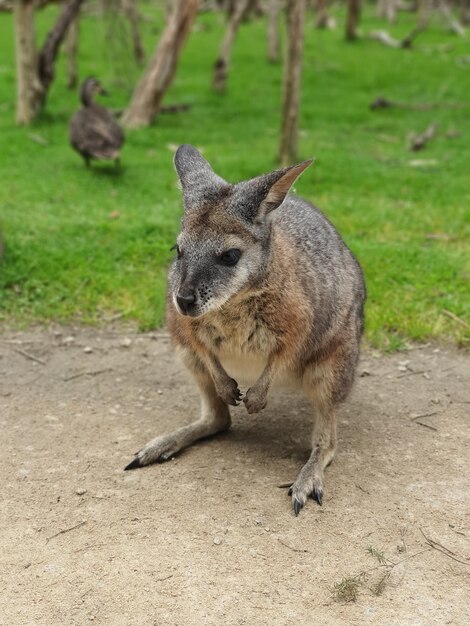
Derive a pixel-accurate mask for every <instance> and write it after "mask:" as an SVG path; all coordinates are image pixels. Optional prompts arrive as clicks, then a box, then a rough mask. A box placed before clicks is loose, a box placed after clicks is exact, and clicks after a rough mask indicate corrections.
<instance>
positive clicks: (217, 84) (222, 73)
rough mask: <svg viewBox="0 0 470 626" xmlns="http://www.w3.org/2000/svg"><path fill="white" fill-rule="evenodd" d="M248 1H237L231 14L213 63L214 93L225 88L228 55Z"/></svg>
mask: <svg viewBox="0 0 470 626" xmlns="http://www.w3.org/2000/svg"><path fill="white" fill-rule="evenodd" d="M248 4H249V0H239V2H237V4H236V6H235V9H234V11H233V12H232V13H231V15H230V17H229V20H228V24H227V29H226V31H225V35H224V38H223V40H222V44H221V46H220V50H219V56H218V57H217V60H216V62H215V63H214V78H213V81H212V85H213V87H214V89H215V90H216V91H220V92H221V93H222V92H224V91H225V87H226V86H227V77H228V66H229V63H230V55H231V53H232V47H233V42H234V41H235V37H236V35H237V31H238V28H239V26H240V23H241V21H242V19H243V16H244V15H245V12H246V9H247V7H248Z"/></svg>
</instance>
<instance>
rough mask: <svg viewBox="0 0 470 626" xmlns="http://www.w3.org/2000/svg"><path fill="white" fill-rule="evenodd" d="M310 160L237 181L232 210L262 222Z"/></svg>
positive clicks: (282, 199) (244, 216)
mask: <svg viewBox="0 0 470 626" xmlns="http://www.w3.org/2000/svg"><path fill="white" fill-rule="evenodd" d="M312 162H313V159H309V160H308V161H304V162H303V163H299V164H298V165H293V166H292V167H285V168H284V169H282V170H276V171H275V172H269V174H262V175H261V176H257V177H256V178H252V179H251V180H246V181H244V182H242V183H238V184H237V185H235V187H234V190H233V194H232V206H233V211H234V212H235V213H236V214H237V215H239V216H240V217H242V218H243V219H245V220H247V221H248V222H251V223H255V222H263V221H264V219H265V217H266V215H268V213H270V212H271V211H274V209H277V207H278V206H280V205H281V204H282V202H283V201H284V198H285V197H286V195H287V194H288V192H289V189H290V188H291V187H292V185H293V184H294V182H295V181H296V180H297V178H298V177H299V176H300V175H301V174H302V172H303V171H304V170H306V169H307V167H308V166H309V165H311V164H312Z"/></svg>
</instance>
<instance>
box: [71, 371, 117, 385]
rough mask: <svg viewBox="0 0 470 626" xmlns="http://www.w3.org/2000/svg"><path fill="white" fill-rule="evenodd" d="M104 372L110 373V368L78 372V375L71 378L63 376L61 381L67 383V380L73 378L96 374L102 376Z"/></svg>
mask: <svg viewBox="0 0 470 626" xmlns="http://www.w3.org/2000/svg"><path fill="white" fill-rule="evenodd" d="M105 372H112V367H107V368H106V369H103V370H96V371H94V372H79V373H78V374H72V375H71V376H64V378H62V380H63V381H64V382H66V383H67V382H68V381H69V380H74V379H75V378H80V377H81V376H98V374H104V373H105Z"/></svg>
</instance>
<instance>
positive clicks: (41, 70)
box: [38, 0, 83, 106]
mask: <svg viewBox="0 0 470 626" xmlns="http://www.w3.org/2000/svg"><path fill="white" fill-rule="evenodd" d="M82 3H83V0H69V1H68V2H67V3H66V4H65V6H64V8H63V10H62V12H61V14H60V16H59V19H58V20H57V22H56V23H55V25H54V27H53V29H52V30H50V31H49V33H48V34H47V37H46V41H45V42H44V45H43V47H42V49H41V52H40V54H39V58H38V75H39V80H40V82H41V93H40V94H39V96H40V106H44V104H45V102H46V97H47V92H48V91H49V87H50V86H51V84H52V82H53V80H54V77H55V62H56V59H57V54H58V52H59V48H60V45H61V43H62V41H63V40H64V38H65V36H66V34H67V31H68V28H69V26H70V25H71V24H72V22H74V21H75V18H76V17H77V15H78V13H79V11H80V7H81V5H82Z"/></svg>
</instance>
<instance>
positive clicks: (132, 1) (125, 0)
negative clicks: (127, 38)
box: [122, 0, 145, 65]
mask: <svg viewBox="0 0 470 626" xmlns="http://www.w3.org/2000/svg"><path fill="white" fill-rule="evenodd" d="M122 8H123V10H124V13H125V15H126V17H127V19H128V20H129V22H130V25H131V32H132V44H133V47H134V57H135V60H136V61H137V63H138V64H139V65H144V63H145V51H144V47H143V45H142V39H141V37H140V30H139V12H138V10H137V4H136V0H122Z"/></svg>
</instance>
